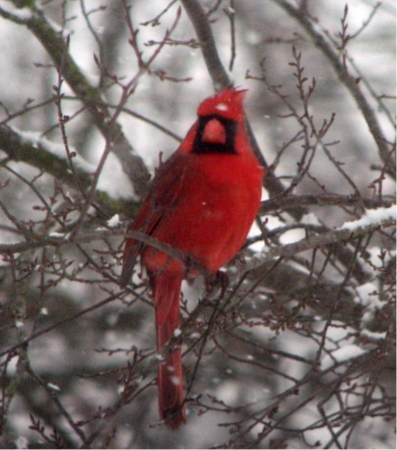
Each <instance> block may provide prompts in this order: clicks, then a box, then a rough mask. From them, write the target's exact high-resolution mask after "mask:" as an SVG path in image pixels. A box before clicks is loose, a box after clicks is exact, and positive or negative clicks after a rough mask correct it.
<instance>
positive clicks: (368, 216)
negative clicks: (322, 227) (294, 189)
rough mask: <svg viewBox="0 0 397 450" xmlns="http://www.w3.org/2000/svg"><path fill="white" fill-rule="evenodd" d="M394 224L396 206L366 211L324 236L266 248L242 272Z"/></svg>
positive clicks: (320, 235) (319, 235)
mask: <svg viewBox="0 0 397 450" xmlns="http://www.w3.org/2000/svg"><path fill="white" fill-rule="evenodd" d="M395 224H396V205H393V206H391V207H389V208H378V209H371V210H366V212H365V213H364V215H363V216H362V217H361V219H359V220H356V221H353V222H346V223H345V224H343V225H342V226H341V227H340V228H337V229H335V230H333V231H330V232H328V233H324V234H318V235H315V236H309V237H307V238H305V239H302V240H300V241H298V242H294V243H292V244H287V245H277V246H275V247H271V248H266V249H265V250H264V251H262V252H261V253H258V254H256V255H255V256H253V257H252V258H251V259H250V260H249V262H248V263H247V264H246V265H245V266H244V270H245V271H248V270H253V269H257V268H258V267H260V266H261V265H262V264H264V263H266V262H268V261H271V260H272V259H273V258H277V257H280V256H281V257H291V256H293V255H296V254H297V253H300V252H303V251H305V250H312V249H315V248H320V247H324V246H326V245H330V244H338V243H343V242H346V241H348V240H351V239H356V238H359V237H362V236H365V235H369V234H370V233H372V232H374V231H376V230H377V229H378V228H385V227H390V226H393V225H395Z"/></svg>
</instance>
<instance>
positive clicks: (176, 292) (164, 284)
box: [151, 273, 186, 430]
mask: <svg viewBox="0 0 397 450" xmlns="http://www.w3.org/2000/svg"><path fill="white" fill-rule="evenodd" d="M181 283H182V276H181V275H179V274H178V275H173V274H169V273H167V274H163V273H161V274H156V275H155V276H152V278H151V285H152V290H153V293H154V299H155V305H156V331H157V350H158V351H160V350H161V349H162V348H163V346H164V345H165V344H166V343H167V342H168V341H169V340H170V338H171V337H172V336H174V332H175V330H176V329H179V327H180V322H181V320H180V311H179V297H180V292H181ZM157 384H158V396H159V411H160V419H161V420H164V421H165V424H166V426H167V427H168V428H171V429H173V430H176V429H178V428H179V427H180V426H181V425H182V424H184V423H185V422H186V410H185V406H184V405H183V402H184V398H185V395H184V390H183V377H182V357H181V349H180V347H177V348H170V349H169V351H168V352H167V354H166V355H165V359H164V361H163V362H161V363H160V364H159V366H158V381H157Z"/></svg>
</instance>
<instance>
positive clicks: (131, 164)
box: [0, 5, 149, 196]
mask: <svg viewBox="0 0 397 450" xmlns="http://www.w3.org/2000/svg"><path fill="white" fill-rule="evenodd" d="M30 11H31V14H30V15H29V16H28V15H27V16H26V17H25V18H21V17H20V16H18V15H14V14H12V13H10V12H8V11H5V10H4V9H2V8H0V16H2V17H4V18H5V19H8V20H10V21H12V22H15V23H18V24H21V25H25V26H26V27H27V28H28V29H29V30H30V31H31V32H32V33H33V34H34V35H35V37H36V38H37V39H38V40H39V41H40V43H41V44H42V45H43V47H44V48H45V49H46V51H47V53H48V54H49V56H50V57H51V59H52V60H53V62H54V65H55V67H56V68H57V69H58V70H59V71H60V73H61V76H62V77H63V78H64V79H65V81H66V82H67V83H68V84H69V86H70V87H71V89H72V90H73V91H74V93H75V94H76V96H77V97H78V98H79V99H80V100H81V101H82V102H83V104H84V106H85V107H86V108H87V109H88V110H89V111H90V113H91V114H92V117H93V120H94V123H95V125H96V126H97V128H98V129H99V131H100V132H101V133H102V135H103V136H104V138H105V139H106V141H107V142H112V143H113V146H112V152H113V153H114V154H115V155H116V156H117V157H118V159H119V160H120V162H121V163H122V164H121V167H122V168H123V171H124V172H125V173H126V174H127V175H128V177H129V178H130V180H131V181H132V183H133V184H134V188H135V192H136V193H137V194H138V195H139V196H142V195H143V194H144V193H145V192H146V189H147V185H148V179H149V172H148V170H147V168H146V166H145V164H144V163H143V161H142V159H141V157H140V156H138V155H136V154H133V152H134V150H133V148H132V147H131V145H130V143H129V142H128V141H127V139H126V137H125V136H124V134H123V131H122V129H121V127H120V125H119V124H118V123H116V122H113V121H110V120H109V118H110V117H111V115H110V114H109V111H108V110H107V108H106V106H105V105H104V103H103V101H102V99H101V95H100V91H99V90H98V89H96V88H95V87H93V86H92V85H91V84H90V83H89V82H88V80H87V79H86V78H85V76H84V75H83V74H82V72H81V70H80V68H79V67H78V66H77V64H76V63H75V62H74V60H73V58H72V57H71V55H70V54H69V52H68V48H67V45H66V43H65V41H64V40H63V38H62V36H61V35H60V34H59V33H57V32H56V31H55V30H54V29H53V27H52V26H51V25H50V23H49V22H48V21H47V20H46V18H45V16H44V14H43V13H42V12H41V11H40V10H39V9H37V8H36V7H35V6H34V5H32V6H30ZM98 105H100V106H98Z"/></svg>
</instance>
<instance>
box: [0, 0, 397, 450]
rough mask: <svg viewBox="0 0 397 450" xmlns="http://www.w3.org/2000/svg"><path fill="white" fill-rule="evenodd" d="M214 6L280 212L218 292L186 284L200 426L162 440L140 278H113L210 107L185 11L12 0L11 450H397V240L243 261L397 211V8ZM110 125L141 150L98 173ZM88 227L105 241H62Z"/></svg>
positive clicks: (2, 11) (5, 342)
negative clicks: (174, 159) (130, 235)
mask: <svg viewBox="0 0 397 450" xmlns="http://www.w3.org/2000/svg"><path fill="white" fill-rule="evenodd" d="M201 3H202V5H203V7H204V9H205V11H206V13H207V16H206V18H207V20H208V22H209V23H210V26H211V29H212V33H213V37H214V39H215V44H216V49H217V51H218V52H219V56H220V59H221V61H222V63H223V65H224V67H225V68H226V70H227V72H228V75H229V77H230V79H231V80H232V82H233V83H234V85H235V86H239V87H242V88H244V89H248V93H247V96H246V101H245V109H246V113H247V118H248V120H249V123H250V125H251V128H252V130H253V133H254V135H255V138H256V141H257V144H258V146H259V149H260V151H261V153H262V155H263V157H264V158H265V160H266V163H267V165H268V166H269V167H270V168H271V169H272V171H273V173H274V175H275V178H276V179H277V182H278V183H279V186H280V187H282V188H283V189H284V194H285V196H284V197H283V196H281V197H280V202H282V201H283V198H284V199H286V200H285V201H287V200H288V204H287V206H288V207H286V208H285V209H287V210H288V209H289V212H288V211H283V209H284V208H282V207H281V206H280V205H277V204H276V203H275V204H272V207H269V208H267V206H266V204H267V203H266V201H267V200H268V199H269V198H272V197H275V195H274V191H272V190H271V189H269V188H268V186H265V189H264V192H263V200H264V203H263V210H262V214H261V219H260V220H259V219H258V220H259V221H258V222H257V224H256V226H255V227H253V230H252V232H251V233H250V241H249V242H248V244H250V245H247V246H246V247H245V249H244V251H243V253H242V255H241V257H240V258H237V259H236V260H235V261H234V262H233V263H232V264H231V266H230V267H229V275H230V279H231V284H230V286H229V290H228V293H227V295H226V298H225V299H223V300H219V299H218V300H210V299H206V298H205V295H204V292H203V289H202V284H203V283H201V288H200V280H199V281H198V283H196V285H195V287H192V286H186V289H185V291H184V304H183V307H182V315H183V320H184V327H183V347H182V348H183V351H184V352H185V356H184V360H183V362H184V369H185V375H186V386H187V389H188V392H187V397H188V404H187V407H188V411H189V414H188V423H187V425H186V426H184V427H183V428H181V429H180V430H179V431H177V432H170V431H169V430H167V429H166V428H165V427H164V426H161V424H158V423H157V421H158V413H157V392H156V386H155V384H156V381H155V378H156V362H155V357H154V356H155V331H154V318H153V308H152V303H151V298H150V294H149V293H148V292H147V285H146V279H145V276H144V274H140V273H139V270H138V271H137V273H136V275H135V277H134V279H133V284H132V285H131V287H130V288H129V289H128V290H124V291H120V290H119V288H118V286H117V277H118V274H119V272H120V257H121V248H122V235H123V230H124V229H125V224H126V222H127V221H128V220H129V219H131V218H132V217H133V216H134V215H135V212H136V207H137V204H139V200H140V197H141V194H142V192H143V191H144V187H142V186H144V183H143V182H142V183H141V184H139V183H137V178H136V174H137V173H138V174H139V176H140V177H141V180H146V181H147V176H148V174H153V173H154V170H155V167H157V166H158V164H159V154H160V153H161V154H162V160H165V159H166V158H168V156H169V155H170V154H171V153H172V152H173V151H174V150H175V149H176V148H177V147H178V145H179V141H180V140H181V139H183V137H184V135H185V134H186V132H187V131H188V129H189V127H190V126H191V125H192V124H193V122H194V121H195V118H196V109H197V106H198V104H199V103H200V101H201V100H202V99H204V98H205V97H208V96H210V95H212V94H213V93H214V80H213V79H211V76H210V74H209V70H208V67H207V66H206V63H205V61H204V59H203V56H202V51H201V48H200V43H199V42H198V40H197V36H196V32H195V28H194V25H193V23H192V21H191V20H190V19H189V17H188V16H187V14H186V11H185V9H184V5H183V4H181V3H180V2H178V1H172V2H169V1H162V0H161V1H153V0H133V1H130V2H128V7H127V5H126V4H125V3H124V2H122V1H119V0H113V1H111V2H101V1H96V0H80V1H72V0H66V1H56V0H53V1H51V0H50V1H48V0H46V1H33V2H21V1H11V0H4V1H2V2H0V22H1V26H0V40H1V42H2V45H1V46H0V58H1V61H2V64H1V69H0V156H1V164H0V188H1V189H0V207H1V208H0V209H1V211H0V242H1V244H2V245H3V246H4V247H2V259H0V261H2V262H1V265H0V305H1V310H0V311H1V313H0V317H1V318H0V326H1V329H0V330H1V335H0V350H1V354H2V356H1V358H2V359H1V363H2V365H1V383H0V384H1V392H2V402H1V416H2V419H1V422H0V425H1V430H0V432H1V438H0V442H1V446H2V448H54V447H56V448H78V447H81V446H82V447H84V448H89V447H98V448H236V447H239V448H395V435H394V419H393V417H394V399H395V392H394V385H395V378H394V371H393V362H394V356H393V350H392V346H393V342H394V340H393V339H394V325H393V324H394V304H395V303H394V301H395V290H394V286H395V284H394V283H395V281H394V278H393V277H394V271H395V249H394V231H392V230H391V229H390V228H387V229H384V230H379V231H375V230H372V231H370V232H368V233H367V234H366V235H365V236H364V237H361V238H359V239H353V238H352V239H351V240H349V241H345V242H343V243H341V242H339V243H337V244H335V246H328V247H327V246H326V247H321V248H319V249H310V250H307V251H306V252H304V253H300V252H298V251H296V252H294V254H293V256H288V257H281V258H279V259H273V260H271V261H265V262H264V264H262V265H256V266H255V270H253V271H251V272H249V274H248V276H244V277H241V276H242V273H243V271H244V270H243V267H244V261H245V260H244V259H243V257H247V259H249V258H251V257H252V255H253V254H256V255H261V253H260V252H261V251H262V250H265V251H266V249H268V248H269V247H272V246H276V247H277V248H279V247H282V246H283V245H286V244H288V243H294V242H296V241H298V240H299V239H303V238H304V237H307V236H310V235H314V234H316V233H330V232H332V231H333V230H335V228H337V227H340V226H341V225H343V223H345V222H347V221H353V220H356V219H358V218H359V217H361V216H362V214H363V213H364V208H366V209H373V208H377V207H383V208H388V207H389V206H390V205H391V203H392V202H393V201H394V192H395V182H394V179H393V170H392V168H391V166H390V163H389V160H388V159H387V156H386V157H385V154H384V153H383V157H382V151H381V150H380V146H379V141H382V142H383V143H384V146H385V147H387V148H388V149H389V150H388V151H389V152H390V155H391V157H390V158H391V159H392V160H393V161H394V159H395V150H394V145H393V142H394V130H395V105H394V103H395V79H396V76H395V67H396V64H395V40H396V36H395V15H396V10H395V3H394V2H392V1H388V0H385V1H383V2H375V1H372V0H344V1H340V0H335V1H333V2H329V1H326V0H316V1H311V0H301V1H292V0H290V1H289V2H287V1H282V0H280V1H279V0H274V1H262V0H250V1H249V2H247V1H242V0H234V1H225V0H219V1H218V0H216V1H215V0H214V1H202V2H201ZM288 6H290V7H291V8H292V9H293V10H294V11H295V12H296V14H295V15H293V14H291V8H289V7H288ZM179 7H181V16H180V18H178V12H177V11H178V8H179ZM126 14H127V15H128V16H129V17H130V22H129V21H128V20H127V19H126ZM308 23H309V24H310V27H311V29H312V30H313V33H314V34H312V35H310V33H309V32H308V28H307V27H306V25H307V24H308ZM167 30H172V34H171V35H168V34H167ZM315 36H317V37H318V36H320V37H321V39H323V41H324V42H325V44H324V45H323V44H322V42H323V41H321V42H320V41H319V40H318V39H317V40H316V38H315ZM131 43H132V44H133V45H131ZM326 48H329V49H331V51H332V52H333V54H334V55H336V61H337V62H338V64H339V68H340V70H339V72H337V71H336V70H335V67H334V66H333V63H332V61H331V59H330V57H329V55H328V56H327V55H326V54H325V51H324V49H326ZM57 58H58V59H57ZM68 58H72V59H73V60H74V63H75V64H76V66H73V68H72V69H71V68H70V67H71V65H70V60H69V59H68ZM152 58H153V60H152ZM56 61H58V63H59V64H58V65H57V64H56ZM142 61H143V62H145V63H147V62H148V61H150V64H149V66H148V67H146V66H145V65H144V63H143V62H142ZM56 66H57V67H56ZM343 70H346V73H348V74H349V76H351V77H353V79H355V83H356V85H357V86H358V87H359V89H360V94H361V95H362V98H361V100H360V98H358V97H357V96H356V97H355V96H354V93H355V90H354V89H355V88H354V86H353V87H351V86H350V88H349V86H347V85H346V83H345V82H344V79H343V76H342V75H341V74H343V73H344V72H343ZM299 71H301V72H300V73H301V75H299V74H298V73H299ZM67 73H69V75H67ZM79 77H81V79H80V78H79ZM304 78H306V79H304ZM83 81H84V83H86V84H84V83H83ZM128 83H130V84H129V89H132V91H131V92H130V91H129V90H126V88H125V86H126V85H127V84H128ZM87 86H90V89H92V90H88V89H87ZM309 86H312V88H313V89H312V90H313V92H312V93H311V94H310V95H308V92H309ZM215 87H216V88H218V87H219V86H215ZM126 92H128V95H127V94H126ZM123 95H124V97H123ZM362 99H364V100H365V104H364V103H363V102H362ZM366 106H367V107H368V108H370V110H371V111H372V113H373V117H374V118H375V119H374V120H375V121H376V124H375V125H376V127H378V129H379V135H380V138H379V140H378V141H376V139H375V138H374V134H373V132H371V130H370V127H369V124H368V116H366V115H365V108H366ZM60 117H62V120H61V121H60ZM60 122H62V124H61V125H62V126H60ZM113 123H116V124H118V125H119V127H120V128H119V129H118V133H121V135H122V140H123V139H124V141H123V142H125V143H126V145H127V143H128V146H129V147H128V151H127V152H125V153H123V152H122V151H121V150H120V151H119V148H117V151H116V150H115V151H113V150H111V151H110V152H109V154H108V156H107V158H106V161H105V162H104V165H103V167H101V168H100V170H98V167H99V166H98V165H99V164H101V163H100V161H101V158H102V157H103V155H104V153H106V152H107V151H108V150H109V149H108V146H109V142H110V138H109V136H110V135H112V136H114V134H112V133H114V129H112V130H113V131H109V130H110V127H111V126H113ZM376 127H375V128H376ZM68 152H69V157H68V156H67V155H68ZM123 155H127V156H128V158H127V156H125V157H124V156H123ZM129 155H133V157H134V159H129ZM142 163H143V164H142ZM140 164H142V166H141V165H140ZM96 171H97V174H98V180H97V181H98V182H97V186H96V189H95V196H91V197H89V200H90V202H89V203H90V205H89V208H88V207H87V208H88V209H86V210H84V204H85V201H86V200H87V197H85V194H84V192H85V193H87V192H89V186H90V183H91V182H92V179H93V174H94V173H96ZM77 180H79V181H77ZM87 180H88V181H87ZM269 191H270V194H269ZM348 196H351V199H350V200H349V199H348ZM303 197H304V201H303V200H302V198H303ZM294 208H295V209H294ZM297 208H298V209H297ZM299 208H301V209H299ZM291 211H292V213H291ZM293 211H295V213H294V212H293ZM115 214H118V216H116V217H115V216H114V215H115ZM112 217H113V219H112V221H110V222H109V220H110V219H111V218H112ZM80 218H81V220H80ZM119 219H120V220H119ZM76 224H77V225H76ZM75 226H78V231H79V232H81V233H90V232H94V231H95V230H107V231H108V234H106V236H105V237H103V238H100V239H98V236H97V235H96V236H94V235H91V238H89V237H88V238H87V239H85V240H83V239H82V240H81V241H74V242H71V243H70V244H68V245H57V244H56V243H55V244H54V242H52V241H51V238H59V237H62V236H65V233H73V232H74V229H75V228H74V227H75ZM112 233H113V234H112ZM264 236H265V237H264ZM18 243H23V245H22V246H21V247H18ZM13 245H14V246H13ZM237 287H238V289H237ZM214 311H216V314H213V312H214ZM197 362H198V363H197Z"/></svg>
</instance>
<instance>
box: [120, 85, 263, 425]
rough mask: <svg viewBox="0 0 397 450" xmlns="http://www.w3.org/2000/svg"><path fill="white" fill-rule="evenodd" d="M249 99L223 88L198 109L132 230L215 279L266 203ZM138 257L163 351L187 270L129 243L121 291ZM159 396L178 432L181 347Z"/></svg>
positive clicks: (162, 370) (163, 414) (161, 376)
mask: <svg viewBox="0 0 397 450" xmlns="http://www.w3.org/2000/svg"><path fill="white" fill-rule="evenodd" d="M244 95H245V91H243V90H240V91H239V90H236V89H226V90H224V91H222V92H220V93H219V94H216V95H214V96H213V97H210V98H207V99H206V100H204V101H203V102H202V103H201V104H200V106H199V107H198V110H197V115H198V120H197V121H196V123H195V124H194V125H193V126H192V128H191V129H190V130H189V132H188V133H187V135H186V137H185V139H184V140H183V142H182V143H181V145H180V147H179V148H178V150H177V151H176V152H175V153H174V154H173V155H172V156H171V157H170V158H169V159H168V161H166V163H164V164H162V165H161V166H160V168H159V169H158V171H157V173H156V176H155V177H154V179H153V181H152V183H151V186H150V189H149V193H148V195H147V197H146V199H145V201H144V202H143V205H142V207H141V209H140V211H139V212H138V215H137V216H136V218H135V220H134V221H133V223H132V224H131V226H130V228H129V229H130V230H139V231H142V232H144V233H146V234H148V235H150V236H153V237H155V238H157V239H158V240H159V241H161V242H163V243H166V244H169V245H171V246H172V247H174V248H176V249H178V250H180V251H182V252H183V253H184V254H185V255H191V256H193V257H194V258H195V259H196V260H197V261H198V262H199V263H200V264H201V265H202V266H204V267H205V268H207V269H208V270H209V271H210V272H212V273H213V274H216V273H217V271H218V270H219V268H220V267H222V266H223V265H224V264H225V263H226V262H227V261H229V260H230V259H231V258H233V256H234V255H235V254H236V253H237V252H238V251H239V250H240V248H241V246H242V245H243V243H244V241H245V239H246V237H247V234H248V232H249V230H250V227H251V225H252V223H253V221H254V219H255V216H256V213H257V211H258V208H259V204H260V200H261V190H262V178H263V169H262V167H260V166H259V163H258V160H257V159H256V157H255V156H254V153H253V152H252V150H251V147H250V144H249V140H248V136H247V132H246V129H245V125H244V111H243V99H244ZM138 255H140V257H141V263H142V265H143V266H144V267H145V268H146V271H147V274H148V277H149V281H150V286H151V289H152V292H153V296H154V303H155V315H156V330H157V350H158V351H159V350H161V348H162V347H163V346H164V345H165V344H166V343H167V342H168V341H169V339H170V338H171V337H172V336H173V335H174V332H175V330H177V329H179V327H180V311H179V301H180V292H181V283H182V279H183V278H184V277H185V276H186V274H187V272H188V271H189V268H186V267H185V266H184V264H183V262H182V261H180V260H179V259H176V258H172V257H170V256H169V255H168V254H166V253H164V252H162V251H160V250H157V249H155V248H154V247H150V246H148V245H145V244H144V243H142V242H140V241H138V240H136V239H132V238H127V240H126V245H125V250H124V257H123V261H124V262H123V270H122V274H121V278H120V285H121V286H126V285H127V284H128V282H129V281H130V278H131V275H132V272H133V269H134V266H135V262H136V258H137V256H138ZM191 272H192V271H191ZM158 393H159V410H160V418H161V419H162V420H164V421H165V424H166V425H167V426H168V427H169V428H171V429H177V428H179V426H180V425H182V424H183V423H185V422H186V412H185V407H184V390H183V379H182V362H181V349H180V347H178V348H173V349H171V350H170V351H169V352H168V354H167V355H166V356H165V359H164V360H163V361H162V362H160V363H159V366H158Z"/></svg>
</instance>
